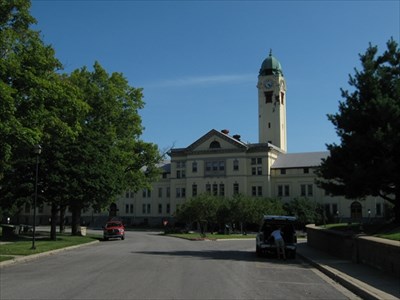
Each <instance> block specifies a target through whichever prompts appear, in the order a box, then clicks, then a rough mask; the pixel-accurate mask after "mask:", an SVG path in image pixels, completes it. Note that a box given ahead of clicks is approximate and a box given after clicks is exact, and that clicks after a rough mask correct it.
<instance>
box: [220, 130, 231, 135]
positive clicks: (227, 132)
mask: <svg viewBox="0 0 400 300" xmlns="http://www.w3.org/2000/svg"><path fill="white" fill-rule="evenodd" d="M221 132H222V133H225V134H229V130H228V129H222V130H221Z"/></svg>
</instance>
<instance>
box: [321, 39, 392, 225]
mask: <svg viewBox="0 0 400 300" xmlns="http://www.w3.org/2000/svg"><path fill="white" fill-rule="evenodd" d="M377 52H378V48H377V47H376V46H372V45H370V46H369V48H368V49H367V51H366V52H365V54H363V55H360V60H361V65H362V68H363V69H362V71H358V70H357V69H356V70H355V75H354V76H351V75H350V79H349V85H350V86H352V87H353V88H354V90H353V91H347V90H343V89H341V92H342V97H343V98H344V99H345V101H343V102H340V104H339V112H338V113H336V114H331V115H328V118H329V120H330V121H331V122H332V123H333V125H334V126H335V127H336V132H337V134H338V136H339V137H340V141H341V144H340V145H337V144H330V145H327V147H328V150H329V151H330V155H329V156H328V157H327V158H326V159H325V160H323V162H322V164H321V166H320V167H319V168H318V170H317V174H318V176H319V178H318V179H317V184H318V185H319V186H320V187H322V188H323V189H325V190H326V191H328V192H329V193H330V194H331V195H344V196H345V197H347V198H364V197H366V196H369V195H372V196H381V197H382V198H384V199H385V200H387V201H389V202H390V203H392V204H394V216H395V222H397V223H400V203H399V201H400V151H399V149H400V52H399V48H398V44H397V43H396V42H395V41H394V40H393V39H390V40H389V41H388V42H387V50H386V51H385V52H384V53H383V54H382V55H378V56H377Z"/></svg>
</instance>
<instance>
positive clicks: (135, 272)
mask: <svg viewBox="0 0 400 300" xmlns="http://www.w3.org/2000/svg"><path fill="white" fill-rule="evenodd" d="M254 243H255V241H254V240H253V239H251V240H228V241H188V240H183V239H177V238H172V237H167V236H161V235H159V234H158V233H155V232H127V234H126V239H125V240H124V241H120V240H110V241H107V242H99V243H96V244H93V245H90V246H84V247H80V248H77V249H73V250H69V251H63V252H59V253H56V254H53V255H47V256H42V257H39V258H37V259H34V260H29V261H25V262H20V263H18V264H12V265H9V266H7V267H5V268H2V269H1V270H0V271H1V274H0V299H358V298H357V296H355V295H354V294H352V293H350V292H349V291H348V290H346V289H344V288H343V287H342V286H341V285H339V284H337V283H335V282H334V281H332V280H331V279H328V277H326V276H325V275H323V274H322V273H320V272H319V271H317V270H316V269H315V268H314V267H311V266H310V265H309V264H307V263H305V262H303V261H302V260H300V259H295V260H287V261H279V260H277V259H275V258H258V257H256V255H255V253H254V249H255V244H254Z"/></svg>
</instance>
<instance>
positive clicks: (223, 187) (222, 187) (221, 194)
mask: <svg viewBox="0 0 400 300" xmlns="http://www.w3.org/2000/svg"><path fill="white" fill-rule="evenodd" d="M219 195H220V196H225V185H224V184H223V183H220V184H219Z"/></svg>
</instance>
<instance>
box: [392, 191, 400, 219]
mask: <svg viewBox="0 0 400 300" xmlns="http://www.w3.org/2000/svg"><path fill="white" fill-rule="evenodd" d="M395 197H396V198H395V199H394V207H393V210H394V222H395V223H396V224H400V187H399V188H398V189H397V190H396V194H395Z"/></svg>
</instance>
